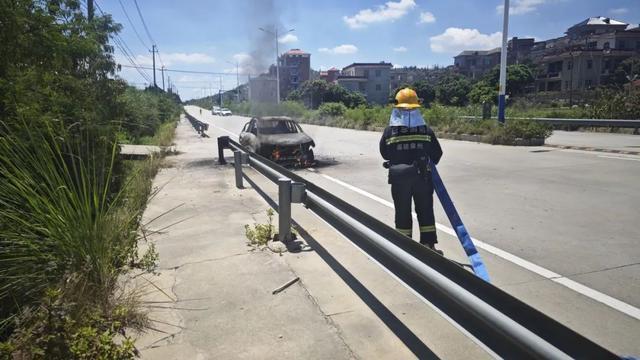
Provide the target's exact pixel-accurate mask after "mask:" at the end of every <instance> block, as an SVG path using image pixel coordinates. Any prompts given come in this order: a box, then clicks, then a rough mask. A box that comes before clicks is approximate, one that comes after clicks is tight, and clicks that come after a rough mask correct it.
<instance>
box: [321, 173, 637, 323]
mask: <svg viewBox="0 0 640 360" xmlns="http://www.w3.org/2000/svg"><path fill="white" fill-rule="evenodd" d="M320 175H322V177H324V178H325V179H327V180H330V181H333V182H335V183H336V184H339V185H341V186H344V187H346V188H347V189H349V190H352V191H354V192H356V193H358V194H360V195H362V196H365V197H367V198H369V199H371V200H373V201H376V202H378V203H380V204H382V205H384V206H387V207H389V208H392V209H393V203H392V202H390V201H387V200H385V199H382V198H381V197H378V196H376V195H373V194H371V193H369V192H367V191H365V190H362V189H360V188H357V187H355V186H353V185H351V184H348V183H346V182H344V181H342V180H338V179H336V178H334V177H331V176H329V175H326V174H320ZM414 217H415V214H414ZM436 228H438V229H439V230H441V231H443V232H445V233H447V234H449V235H452V236H456V232H455V231H454V230H453V229H452V228H450V227H448V226H446V225H443V224H440V223H436ZM471 240H472V241H473V242H474V244H475V245H476V246H477V247H479V248H481V249H483V250H484V251H487V252H489V253H492V254H494V255H496V256H498V257H500V258H502V259H505V260H507V261H509V262H511V263H513V264H516V265H518V266H520V267H522V268H525V269H527V270H529V271H531V272H533V273H536V274H538V275H540V276H542V277H544V278H546V279H549V280H551V281H554V282H556V283H558V284H560V285H563V286H565V287H567V288H569V289H571V290H573V291H575V292H577V293H580V294H582V295H584V296H586V297H589V298H591V299H593V300H595V301H598V302H600V303H603V304H605V305H607V306H609V307H611V308H613V309H615V310H618V311H620V312H622V313H624V314H627V315H629V316H631V317H633V318H635V319H637V320H640V309H638V308H637V307H634V306H633V305H630V304H627V303H625V302H623V301H620V300H618V299H616V298H614V297H611V296H609V295H607V294H603V293H601V292H599V291H597V290H594V289H591V288H589V287H587V286H584V285H582V284H580V283H578V282H576V281H573V280H571V279H569V278H566V277H564V276H562V275H560V274H558V273H555V272H553V271H551V270H549V269H546V268H544V267H542V266H539V265H536V264H534V263H532V262H530V261H527V260H525V259H523V258H521V257H519V256H517V255H514V254H511V253H509V252H507V251H504V250H502V249H499V248H497V247H495V246H493V245H489V244H487V243H485V242H484V241H480V240H478V239H476V238H473V237H472V238H471Z"/></svg>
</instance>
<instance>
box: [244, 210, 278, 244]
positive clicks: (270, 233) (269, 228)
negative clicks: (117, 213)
mask: <svg viewBox="0 0 640 360" xmlns="http://www.w3.org/2000/svg"><path fill="white" fill-rule="evenodd" d="M273 214H274V212H273V209H268V210H267V223H266V224H258V223H254V224H253V226H249V225H245V226H244V231H245V235H246V236H247V239H248V240H249V241H248V242H247V245H248V246H253V247H263V246H266V245H267V243H268V242H269V241H271V240H273V237H274V235H275V233H276V228H275V226H273Z"/></svg>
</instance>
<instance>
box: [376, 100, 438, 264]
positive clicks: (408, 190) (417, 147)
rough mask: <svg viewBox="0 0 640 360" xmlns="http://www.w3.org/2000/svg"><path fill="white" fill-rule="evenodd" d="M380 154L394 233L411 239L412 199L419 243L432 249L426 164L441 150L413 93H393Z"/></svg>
mask: <svg viewBox="0 0 640 360" xmlns="http://www.w3.org/2000/svg"><path fill="white" fill-rule="evenodd" d="M380 154H381V155H382V157H383V158H384V159H385V160H387V161H386V162H385V167H388V169H389V184H391V196H392V197H393V204H394V207H395V226H396V230H397V231H398V232H400V233H402V234H404V235H406V236H408V237H412V228H413V224H412V223H413V221H412V218H411V201H412V200H413V202H414V203H415V208H416V213H417V215H418V224H419V225H420V243H421V244H423V245H424V246H427V247H429V248H431V249H433V250H436V249H435V244H436V243H437V242H438V240H437V237H436V226H435V218H434V215H433V182H432V179H431V169H430V166H429V161H431V162H433V163H434V164H437V163H438V162H439V161H440V157H442V149H441V148H440V143H439V142H438V139H437V138H436V136H435V134H434V133H433V130H431V128H429V127H428V126H427V125H426V124H425V122H424V119H423V118H422V114H421V112H420V101H419V100H418V95H417V94H416V92H415V91H414V90H412V89H409V88H405V89H402V90H400V91H398V93H397V94H396V104H395V106H394V108H393V110H392V112H391V117H390V119H389V126H387V128H386V129H384V133H383V134H382V138H381V139H380ZM436 251H438V250H436ZM438 252H439V253H442V252H441V251H438Z"/></svg>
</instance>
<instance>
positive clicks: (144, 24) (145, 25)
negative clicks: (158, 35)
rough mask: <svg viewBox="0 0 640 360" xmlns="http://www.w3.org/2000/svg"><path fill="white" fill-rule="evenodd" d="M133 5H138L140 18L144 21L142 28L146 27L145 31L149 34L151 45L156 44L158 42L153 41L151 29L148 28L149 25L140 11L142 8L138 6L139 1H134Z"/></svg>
mask: <svg viewBox="0 0 640 360" xmlns="http://www.w3.org/2000/svg"><path fill="white" fill-rule="evenodd" d="M133 3H134V4H135V5H136V9H137V10H138V15H139V16H140V20H142V26H144V31H146V32H147V36H148V37H149V40H151V43H152V44H155V43H156V41H155V40H153V37H152V36H151V33H150V32H149V28H148V27H147V23H146V22H144V17H143V16H142V11H140V6H138V1H137V0H133Z"/></svg>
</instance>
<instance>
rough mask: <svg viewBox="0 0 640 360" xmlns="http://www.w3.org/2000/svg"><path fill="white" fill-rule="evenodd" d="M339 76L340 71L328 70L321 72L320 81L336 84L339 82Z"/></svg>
mask: <svg viewBox="0 0 640 360" xmlns="http://www.w3.org/2000/svg"><path fill="white" fill-rule="evenodd" d="M338 76H340V70H338V69H336V68H334V67H332V68H331V69H329V70H327V71H320V79H322V80H324V81H326V82H328V83H334V82H336V80H338Z"/></svg>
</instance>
